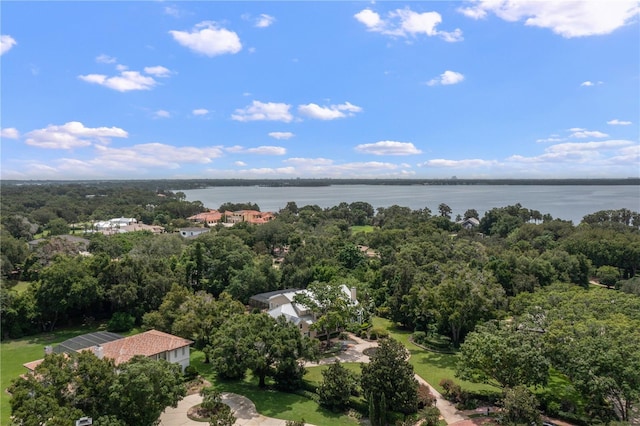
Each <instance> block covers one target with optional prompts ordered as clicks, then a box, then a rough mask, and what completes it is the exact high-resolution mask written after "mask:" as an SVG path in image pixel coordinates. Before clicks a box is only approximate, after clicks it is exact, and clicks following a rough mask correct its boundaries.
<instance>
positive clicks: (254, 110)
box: [231, 101, 293, 123]
mask: <svg viewBox="0 0 640 426" xmlns="http://www.w3.org/2000/svg"><path fill="white" fill-rule="evenodd" d="M290 108H291V105H288V104H285V103H277V102H260V101H253V102H252V103H251V105H249V106H247V107H245V108H239V109H236V110H235V112H234V114H232V115H231V119H233V120H236V121H283V122H285V123H288V122H290V121H291V120H293V116H292V115H291V113H290V112H289V109H290Z"/></svg>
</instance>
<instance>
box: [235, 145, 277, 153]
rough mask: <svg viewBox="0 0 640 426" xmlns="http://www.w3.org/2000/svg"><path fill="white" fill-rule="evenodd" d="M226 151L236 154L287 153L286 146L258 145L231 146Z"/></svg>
mask: <svg viewBox="0 0 640 426" xmlns="http://www.w3.org/2000/svg"><path fill="white" fill-rule="evenodd" d="M225 151H227V152H231V153H234V154H257V155H285V154H286V153H287V150H286V148H283V147H281V146H258V147H255V148H245V147H243V146H240V145H235V146H229V147H226V148H225Z"/></svg>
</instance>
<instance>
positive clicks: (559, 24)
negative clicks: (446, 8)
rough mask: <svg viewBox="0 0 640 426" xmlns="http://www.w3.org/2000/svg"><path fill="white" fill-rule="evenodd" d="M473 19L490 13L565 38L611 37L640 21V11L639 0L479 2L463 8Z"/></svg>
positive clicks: (484, 0) (494, 0)
mask: <svg viewBox="0 0 640 426" xmlns="http://www.w3.org/2000/svg"><path fill="white" fill-rule="evenodd" d="M458 11H459V12H461V13H462V14H464V15H465V16H467V17H469V18H472V19H483V18H485V17H486V16H487V15H488V14H489V13H493V14H495V15H496V16H498V17H499V18H501V19H503V20H505V21H508V22H519V21H524V24H525V25H527V26H533V27H540V28H549V29H551V31H553V32H554V33H556V34H559V35H561V36H562V37H565V38H572V37H585V36H594V35H604V34H610V33H612V32H613V31H615V30H617V29H618V28H620V27H623V26H625V25H627V24H629V23H630V22H632V21H633V20H634V19H636V17H637V15H638V12H639V11H640V8H639V7H638V2H637V1H635V0H618V1H611V2H605V1H582V2H568V1H511V0H479V1H474V2H473V3H470V5H469V6H466V7H460V8H459V9H458Z"/></svg>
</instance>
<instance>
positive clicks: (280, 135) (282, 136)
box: [269, 132, 294, 140]
mask: <svg viewBox="0 0 640 426" xmlns="http://www.w3.org/2000/svg"><path fill="white" fill-rule="evenodd" d="M269 136H271V137H272V138H274V139H283V140H287V139H291V138H292V137H293V136H294V134H293V133H291V132H270V133H269Z"/></svg>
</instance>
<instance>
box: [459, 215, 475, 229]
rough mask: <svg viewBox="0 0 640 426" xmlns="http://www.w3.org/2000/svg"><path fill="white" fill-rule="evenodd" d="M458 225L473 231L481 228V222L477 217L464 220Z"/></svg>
mask: <svg viewBox="0 0 640 426" xmlns="http://www.w3.org/2000/svg"><path fill="white" fill-rule="evenodd" d="M457 223H458V224H459V225H461V226H462V227H463V228H464V229H473V228H477V227H478V226H480V221H479V220H478V219H476V218H475V217H468V218H466V219H464V220H461V221H458V222H457Z"/></svg>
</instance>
